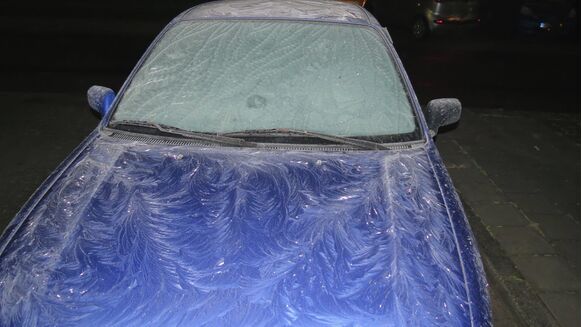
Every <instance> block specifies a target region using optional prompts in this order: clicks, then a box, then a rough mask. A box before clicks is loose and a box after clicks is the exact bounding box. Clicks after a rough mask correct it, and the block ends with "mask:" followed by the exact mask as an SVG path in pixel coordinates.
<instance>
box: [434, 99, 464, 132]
mask: <svg viewBox="0 0 582 327" xmlns="http://www.w3.org/2000/svg"><path fill="white" fill-rule="evenodd" d="M426 110H427V117H426V119H427V124H428V128H429V130H430V135H431V136H432V137H434V136H435V135H436V134H437V133H438V131H439V128H441V127H443V126H447V125H451V124H454V123H456V122H458V121H459V119H461V101H459V99H455V98H445V99H435V100H431V101H430V102H429V103H428V105H427V106H426Z"/></svg>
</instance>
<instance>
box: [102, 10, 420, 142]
mask: <svg viewBox="0 0 582 327" xmlns="http://www.w3.org/2000/svg"><path fill="white" fill-rule="evenodd" d="M187 12H188V11H185V12H183V13H182V14H180V15H179V16H177V17H176V18H174V19H173V20H172V21H171V22H170V23H169V24H167V25H166V26H165V27H164V29H163V30H162V31H161V32H160V33H159V34H158V35H157V36H156V38H155V39H154V41H152V43H151V44H150V45H149V47H148V48H147V49H146V51H145V53H144V54H143V55H142V57H141V58H140V60H139V61H138V62H137V64H136V66H135V67H134V68H133V70H132V71H131V73H130V74H129V76H128V78H127V79H126V80H125V82H124V83H123V85H122V87H121V89H120V90H119V93H118V94H117V96H116V97H115V100H114V102H113V103H112V105H111V109H110V110H109V112H108V113H107V115H106V116H105V117H103V119H102V121H101V124H100V125H99V129H100V130H103V129H109V130H116V129H115V128H113V127H111V123H112V122H114V121H113V120H112V118H113V116H114V115H115V113H116V112H117V109H118V107H119V103H120V102H121V101H122V100H123V97H124V96H125V93H126V91H127V90H128V89H129V87H130V86H131V84H132V82H133V80H134V78H135V76H136V75H137V73H138V72H139V71H140V70H141V69H142V67H143V65H144V64H145V62H146V61H147V60H148V59H149V58H150V56H151V54H152V52H153V50H154V49H155V48H156V47H157V46H158V44H159V43H160V41H161V40H162V39H163V38H164V37H165V36H166V34H167V32H168V31H169V30H170V29H172V28H173V27H175V26H176V25H177V24H179V23H180V22H192V21H288V22H308V23H318V24H339V25H351V26H360V27H363V28H367V29H370V30H372V32H374V33H375V34H376V35H377V36H379V37H380V38H381V40H382V41H383V43H384V48H385V50H386V51H387V54H388V56H389V57H390V59H391V60H392V62H391V63H392V65H393V66H394V68H395V71H396V73H397V75H398V78H399V80H400V82H401V83H402V86H403V88H404V91H405V93H406V97H407V99H408V102H409V104H410V106H411V109H412V114H413V117H414V123H415V129H414V131H412V132H410V133H404V134H410V135H412V136H413V140H410V139H407V140H405V141H401V142H388V143H384V142H378V143H379V144H384V145H386V144H400V143H402V144H404V143H420V142H421V143H424V144H427V143H428V142H429V139H430V138H429V136H428V132H427V131H428V128H427V127H426V122H425V120H424V119H423V118H421V117H423V116H422V115H423V113H422V108H421V106H420V104H419V103H418V100H417V97H416V94H415V92H414V89H413V88H412V85H411V83H410V80H409V78H408V75H407V74H406V72H405V70H404V67H403V65H402V62H401V60H400V58H399V57H398V54H397V52H396V50H395V49H394V47H393V45H392V42H391V40H390V37H389V36H387V33H388V31H387V29H386V28H383V27H380V26H375V25H369V24H363V23H359V22H335V21H332V22H330V21H328V20H320V19H299V18H296V19H288V18H277V17H274V18H264V17H260V18H252V17H221V18H195V19H182V16H183V15H184V14H185V13H187ZM192 132H196V131H192ZM396 135H400V134H393V135H390V136H391V137H394V136H396ZM382 136H384V135H377V136H369V137H382ZM299 145H301V144H299Z"/></svg>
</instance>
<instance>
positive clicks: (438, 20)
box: [434, 19, 445, 25]
mask: <svg viewBox="0 0 582 327" xmlns="http://www.w3.org/2000/svg"><path fill="white" fill-rule="evenodd" d="M434 22H435V23H437V24H439V25H440V24H444V23H445V20H444V19H437V20H435V21H434Z"/></svg>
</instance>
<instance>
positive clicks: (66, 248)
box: [0, 0, 491, 326]
mask: <svg viewBox="0 0 582 327" xmlns="http://www.w3.org/2000/svg"><path fill="white" fill-rule="evenodd" d="M88 100H89V104H90V106H91V108H93V109H94V110H95V111H96V112H97V113H98V114H99V115H101V117H102V120H101V123H100V124H99V126H98V127H97V128H96V129H95V130H94V131H93V132H92V133H91V134H90V135H89V136H88V138H87V139H86V140H85V141H84V142H83V143H82V144H81V145H80V146H79V147H78V148H77V149H76V150H75V151H74V152H73V153H72V154H71V155H70V157H68V158H67V159H66V160H65V162H63V164H62V165H61V166H60V167H58V168H57V170H55V172H54V173H53V174H52V175H51V176H50V177H49V178H48V180H47V181H45V183H44V184H43V185H42V186H41V187H40V188H39V189H38V190H37V192H36V193H35V194H34V195H33V196H32V198H31V199H30V200H29V201H28V202H27V203H26V204H25V205H24V207H23V208H22V209H21V211H20V212H19V213H18V214H17V216H16V217H15V218H14V219H13V220H12V222H11V223H10V225H9V226H8V227H7V229H6V230H5V231H4V233H3V234H2V237H1V238H0V325H1V326H37V325H50V326H71V325H76V326H489V325H490V324H491V312H490V305H489V297H488V293H487V282H486V280H485V274H484V271H483V267H482V263H481V259H480V256H479V252H478V250H477V247H476V244H475V240H474V238H473V235H472V233H471V230H470V226H469V224H468V221H467V218H466V216H465V214H464V211H463V208H462V205H461V202H460V200H459V198H458V196H457V194H456V192H455V188H454V186H453V184H452V182H451V179H450V177H449V175H448V173H447V170H446V168H445V165H444V164H443V162H442V160H441V157H440V155H439V153H438V150H437V148H436V146H435V143H434V141H433V136H434V135H435V134H436V133H437V132H438V130H439V128H440V127H442V126H445V125H449V124H452V123H455V122H456V121H458V120H459V118H460V114H461V104H460V102H459V101H458V100H456V99H437V100H433V101H431V102H430V103H429V104H428V106H427V116H426V117H425V116H424V115H423V112H422V110H421V106H420V104H419V103H418V100H417V97H416V95H415V93H414V90H413V89H412V87H411V84H410V81H409V79H408V77H407V75H406V73H405V71H404V69H403V67H402V65H401V63H400V60H399V59H398V55H397V54H396V51H395V49H394V47H393V45H392V43H391V41H390V37H389V35H388V32H387V30H386V29H384V28H382V27H381V26H380V24H379V23H378V22H377V21H376V19H374V18H373V17H372V16H371V15H370V14H369V13H368V12H366V11H365V10H364V9H363V8H362V7H361V6H356V5H354V4H347V3H340V2H332V1H321V0H302V1H295V0H288V1H282V0H278V1H269V0H267V1H265V0H248V1H217V2H212V3H206V4H203V5H200V6H197V7H194V8H192V9H190V10H188V11H186V12H184V13H182V14H181V15H179V16H178V17H177V18H175V19H174V20H173V21H172V22H171V23H170V24H169V25H168V26H167V27H166V28H165V29H164V30H163V31H162V32H161V34H160V35H159V36H158V37H157V38H156V40H155V41H154V42H153V44H152V45H151V46H150V48H149V49H148V50H147V52H146V53H145V55H144V56H143V58H142V59H141V60H140V61H139V63H138V64H137V66H136V68H135V69H134V70H133V72H132V73H131V75H130V76H129V78H128V80H127V82H126V83H125V85H124V86H123V87H122V89H121V90H120V92H119V94H118V95H115V93H114V92H113V91H112V90H111V89H108V88H105V87H101V86H94V87H91V88H90V89H89V91H88Z"/></svg>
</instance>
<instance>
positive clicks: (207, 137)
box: [109, 120, 257, 148]
mask: <svg viewBox="0 0 582 327" xmlns="http://www.w3.org/2000/svg"><path fill="white" fill-rule="evenodd" d="M109 127H110V128H114V129H122V130H127V127H140V128H147V129H153V130H155V131H157V132H162V133H165V134H170V135H173V136H181V137H184V138H188V139H194V140H201V141H206V142H210V143H218V144H223V145H229V146H238V147H252V148H254V147H257V143H254V142H247V141H245V140H243V139H240V138H235V137H228V136H224V135H219V134H210V133H200V132H192V131H188V130H184V129H181V128H178V127H172V126H167V125H164V124H158V123H152V122H147V121H141V120H119V121H113V122H111V123H110V124H109ZM120 127H121V128H120Z"/></svg>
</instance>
